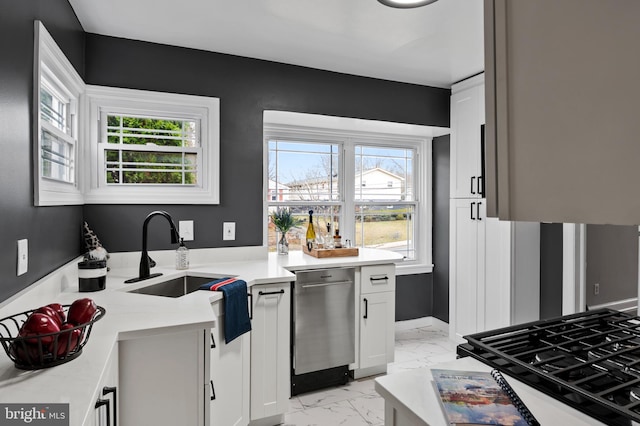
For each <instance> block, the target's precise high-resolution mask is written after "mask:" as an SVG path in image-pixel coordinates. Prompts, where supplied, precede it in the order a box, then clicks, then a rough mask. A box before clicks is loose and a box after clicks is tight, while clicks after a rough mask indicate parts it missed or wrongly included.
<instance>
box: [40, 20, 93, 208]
mask: <svg viewBox="0 0 640 426" xmlns="http://www.w3.org/2000/svg"><path fill="white" fill-rule="evenodd" d="M35 36H36V40H37V43H36V48H35V60H34V68H35V69H34V94H35V105H36V115H35V120H34V123H35V129H34V135H36V147H35V149H34V153H35V164H36V168H35V179H34V182H35V185H34V191H35V192H34V201H35V205H41V206H47V205H60V204H82V202H83V199H82V191H81V186H80V182H79V176H80V173H79V172H80V170H79V167H78V163H79V157H80V153H81V150H80V147H79V144H78V141H79V125H78V103H79V99H80V96H81V94H82V92H83V91H84V83H83V81H82V79H81V78H80V76H79V75H78V73H77V72H76V71H75V69H74V68H73V66H72V65H71V63H70V62H69V61H68V60H67V58H66V57H65V56H64V54H63V53H62V51H61V50H60V48H59V47H58V46H57V45H56V43H55V41H54V40H53V38H52V37H51V35H50V34H49V33H48V32H47V30H46V29H45V28H44V26H43V25H42V24H41V23H40V22H36V24H35Z"/></svg>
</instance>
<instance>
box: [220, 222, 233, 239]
mask: <svg viewBox="0 0 640 426" xmlns="http://www.w3.org/2000/svg"><path fill="white" fill-rule="evenodd" d="M222 239H223V240H235V239H236V223H235V222H224V223H223V224H222Z"/></svg>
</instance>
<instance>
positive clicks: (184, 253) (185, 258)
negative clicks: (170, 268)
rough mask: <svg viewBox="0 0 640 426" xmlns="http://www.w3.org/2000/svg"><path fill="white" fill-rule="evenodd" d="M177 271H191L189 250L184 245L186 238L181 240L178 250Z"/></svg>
mask: <svg viewBox="0 0 640 426" xmlns="http://www.w3.org/2000/svg"><path fill="white" fill-rule="evenodd" d="M176 269H189V249H188V248H187V246H185V245H184V238H180V246H178V249H177V250H176Z"/></svg>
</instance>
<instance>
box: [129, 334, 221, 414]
mask: <svg viewBox="0 0 640 426" xmlns="http://www.w3.org/2000/svg"><path fill="white" fill-rule="evenodd" d="M209 339H210V336H209V331H208V329H207V330H205V329H189V330H186V331H185V330H183V331H175V332H164V333H161V334H156V335H151V336H145V337H139V338H135V339H133V340H121V341H120V342H119V383H120V386H119V388H120V389H119V390H120V392H119V395H118V399H119V408H120V410H119V416H120V422H119V423H120V424H123V425H156V426H175V425H194V426H197V425H204V424H205V395H206V398H207V401H206V402H207V403H209V401H208V395H209V394H208V392H206V391H205V389H207V387H209V386H210V383H209V368H208V363H209V356H210V355H209V346H208V345H207V346H206V348H205V342H207V343H208V341H209Z"/></svg>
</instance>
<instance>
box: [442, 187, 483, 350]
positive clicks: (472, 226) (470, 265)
mask: <svg viewBox="0 0 640 426" xmlns="http://www.w3.org/2000/svg"><path fill="white" fill-rule="evenodd" d="M449 212H450V220H449V226H450V228H449V230H450V235H451V238H450V242H451V243H450V248H451V253H450V256H449V261H450V271H449V282H450V284H451V285H450V289H449V299H450V304H451V306H450V308H449V328H450V331H454V333H453V334H455V336H456V337H458V338H461V337H462V336H464V335H466V334H470V333H475V332H477V331H480V330H482V329H483V328H484V289H485V230H486V227H485V224H486V215H485V210H484V208H483V200H482V199H479V200H470V199H452V200H451V202H450V210H449Z"/></svg>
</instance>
